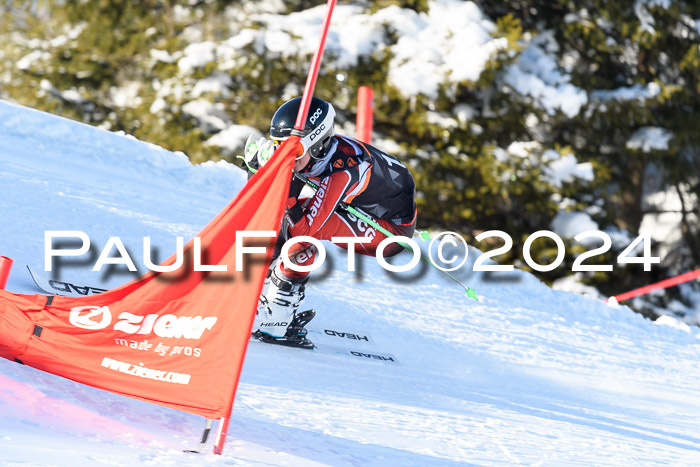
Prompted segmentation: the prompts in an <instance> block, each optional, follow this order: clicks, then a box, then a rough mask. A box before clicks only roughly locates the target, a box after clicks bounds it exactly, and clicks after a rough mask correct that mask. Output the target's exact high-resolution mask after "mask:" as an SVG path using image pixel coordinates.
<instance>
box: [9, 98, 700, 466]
mask: <svg viewBox="0 0 700 467" xmlns="http://www.w3.org/2000/svg"><path fill="white" fill-rule="evenodd" d="M0 140H1V141H2V143H3V144H2V145H1V146H0V178H1V179H2V183H1V184H0V213H1V216H0V219H1V221H0V255H3V256H9V257H11V258H13V259H14V260H15V264H14V267H13V269H12V273H11V275H10V279H9V282H8V284H7V289H8V290H10V291H13V292H18V293H37V292H38V290H37V289H36V288H35V287H34V285H33V283H32V281H31V279H30V277H29V275H28V274H27V272H26V269H25V265H30V266H32V267H33V268H36V269H38V270H42V269H43V262H44V258H43V255H44V231H46V230H82V231H84V232H86V233H87V234H88V235H89V236H90V238H91V239H92V243H93V245H94V247H95V254H97V253H99V251H100V250H101V248H102V247H103V246H104V245H105V244H106V242H107V241H108V239H109V237H110V236H120V237H121V239H122V240H123V241H124V242H125V244H126V245H127V248H128V249H129V251H130V253H131V254H132V257H134V259H135V260H136V262H137V263H141V262H142V260H141V257H142V250H141V248H142V247H141V245H142V238H143V237H145V236H150V237H151V238H152V242H153V245H154V249H156V248H157V249H159V251H160V252H161V254H162V255H163V257H165V256H166V255H168V254H170V253H171V252H172V251H173V250H174V246H175V237H177V236H184V237H187V238H189V237H191V236H193V235H195V234H196V233H197V232H198V231H199V230H200V229H201V228H202V227H204V226H205V225H206V224H207V223H208V222H209V221H210V220H211V219H212V218H213V217H214V216H215V215H216V214H217V212H218V211H219V210H220V209H221V208H223V207H224V206H225V205H226V203H227V202H228V201H229V200H230V199H231V198H232V197H233V196H234V195H235V194H236V192H237V191H238V190H239V189H240V188H241V187H242V186H243V184H244V183H245V176H244V174H243V173H242V171H240V170H239V169H238V168H236V167H234V166H232V165H230V164H226V163H223V162H220V163H216V164H213V163H210V164H203V165H199V166H193V165H191V164H190V163H189V161H188V160H187V158H186V157H185V156H184V155H182V154H173V153H170V152H167V151H165V150H163V149H160V148H157V147H154V146H152V145H149V144H145V143H142V142H139V141H137V140H135V139H133V138H130V137H127V136H124V135H117V134H114V133H109V132H106V131H103V130H99V129H95V128H91V127H88V126H85V125H82V124H77V123H74V122H71V121H68V120H65V119H61V118H58V117H53V116H50V115H47V114H44V113H40V112H37V111H34V110H29V109H26V108H22V107H18V106H15V105H12V104H8V103H6V102H2V101H0ZM423 247H424V248H427V245H423ZM328 252H329V260H328V261H327V263H326V266H324V268H323V269H322V270H321V271H319V272H318V273H317V274H315V279H314V281H313V282H312V283H311V285H310V287H309V290H308V295H307V302H306V304H307V305H308V306H309V307H314V308H316V310H317V311H318V315H317V317H316V319H315V320H314V321H315V322H316V323H317V324H318V325H322V326H329V327H333V328H337V329H339V330H340V329H343V330H345V329H347V330H349V331H351V330H362V331H364V332H368V333H370V334H371V336H372V337H373V339H374V341H375V345H376V347H377V349H380V350H382V351H386V352H390V353H392V354H394V355H395V356H396V357H397V359H398V360H399V361H400V363H401V365H390V364H385V363H382V362H378V361H376V362H373V361H364V360H359V359H358V360H353V359H352V358H351V357H344V356H334V355H326V354H318V353H314V352H310V351H304V350H297V349H287V348H277V347H272V346H266V345H264V344H251V346H250V349H249V351H248V355H247V358H246V362H245V366H244V369H243V374H242V376H241V381H240V385H239V388H238V393H237V397H236V402H235V405H234V413H233V417H232V423H231V428H230V432H229V442H228V444H227V446H226V449H225V451H224V455H223V456H214V455H212V454H210V453H209V452H210V451H211V446H209V447H208V448H207V450H206V453H204V454H198V455H197V454H187V453H184V452H183V449H192V448H195V447H196V446H197V444H198V442H199V438H200V436H201V433H202V429H203V427H204V420H203V419H202V418H201V417H197V416H194V415H189V414H186V413H182V412H177V411H175V410H171V409H166V408H162V407H159V406H156V405H151V404H147V403H145V402H140V401H136V400H131V399H129V398H125V397H122V396H118V395H114V394H112V393H109V392H105V391H101V390H97V389H94V388H91V387H87V386H83V385H80V384H77V383H74V382H72V381H69V380H65V379H63V378H60V377H57V376H53V375H50V374H47V373H42V372H40V371H38V370H35V369H32V368H29V367H26V366H22V365H19V364H17V363H14V362H10V361H8V360H2V361H0V463H2V464H3V465H14V466H17V465H137V464H148V465H173V464H174V465H222V464H226V465H304V466H312V465H362V466H365V465H378V466H380V465H381V466H386V465H401V466H407V465H412V466H428V465H441V466H444V465H520V464H527V465H624V466H628V465H661V464H663V465H675V466H677V465H697V464H698V461H699V460H700V435H699V434H698V429H697V428H698V425H697V423H698V420H699V419H700V367H698V365H697V362H698V356H699V355H698V354H699V351H700V340H699V336H700V333H699V332H698V329H697V328H694V327H688V326H683V325H679V323H678V322H676V321H675V320H673V319H672V318H665V319H664V320H660V321H659V322H657V324H655V323H653V322H651V321H649V320H647V319H644V318H643V317H641V316H640V315H638V314H635V313H633V312H632V311H630V310H629V309H628V308H626V307H621V308H611V307H608V306H607V305H605V304H604V303H602V302H600V301H598V300H596V299H593V298H590V297H584V296H580V295H575V294H572V293H566V292H561V291H555V290H552V289H550V288H549V287H547V286H546V285H544V284H543V283H541V282H539V281H538V280H537V279H535V278H534V277H532V276H531V275H529V274H526V273H523V272H519V271H516V272H513V273H493V274H490V275H489V274H484V273H472V272H470V271H471V267H472V265H473V260H474V259H475V257H476V256H477V255H478V253H477V252H476V250H472V251H471V254H470V256H469V261H468V262H467V264H466V265H464V266H463V267H462V268H460V269H459V270H458V271H457V274H458V276H459V277H460V278H461V279H462V280H464V281H465V282H467V283H468V284H469V285H471V286H472V287H474V288H475V289H476V291H477V293H478V295H479V300H478V301H474V300H470V299H468V298H467V297H466V294H465V293H464V291H463V290H461V289H460V288H459V287H458V286H456V285H455V284H454V283H453V282H451V281H449V280H446V279H445V278H444V277H443V276H441V275H440V274H438V273H436V272H435V271H433V270H425V269H421V268H417V269H416V270H415V271H414V272H413V273H411V274H408V276H409V277H406V275H404V276H403V277H402V278H400V279H397V278H396V277H390V276H389V275H388V273H387V272H385V271H384V270H383V269H381V268H380V267H379V266H378V265H377V264H376V261H375V260H374V258H365V259H364V260H362V261H360V265H361V266H360V267H359V268H358V269H359V272H358V273H351V272H347V270H346V267H345V265H346V257H345V253H344V252H343V251H341V250H339V249H338V248H337V247H334V246H332V245H330V244H328ZM95 259H96V257H93V258H91V259H84V260H83V259H79V260H78V261H77V262H76V261H73V262H69V263H66V264H64V265H63V267H62V268H61V269H60V270H59V272H60V274H61V278H62V279H64V280H69V281H72V282H79V283H84V284H88V285H94V286H100V285H102V286H105V287H111V286H115V285H118V284H120V283H122V282H124V281H126V280H129V279H130V278H131V277H132V276H130V275H129V274H126V273H124V271H123V270H121V269H117V270H116V271H113V273H112V274H106V273H104V272H103V273H96V272H92V271H91V267H92V265H93V264H94V261H95ZM397 259H398V260H399V261H405V262H408V257H407V255H401V256H399V257H398V258H397ZM331 260H332V261H331ZM331 262H332V264H333V267H329V265H330V263H331ZM402 264H405V263H402Z"/></svg>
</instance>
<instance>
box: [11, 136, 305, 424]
mask: <svg viewBox="0 0 700 467" xmlns="http://www.w3.org/2000/svg"><path fill="white" fill-rule="evenodd" d="M298 141H299V138H297V137H292V138H289V139H288V140H287V141H286V142H285V143H284V144H283V145H282V147H281V148H280V149H279V150H278V151H277V153H276V154H275V155H274V156H273V157H272V158H271V159H270V161H269V162H268V164H267V165H265V166H264V167H263V168H262V169H261V170H260V171H259V172H258V173H257V174H256V175H255V176H254V177H253V178H252V179H251V180H250V181H249V183H248V184H246V186H245V187H244V188H243V189H242V190H241V192H240V193H239V194H238V196H236V198H235V199H234V200H233V201H232V202H231V203H229V205H228V206H226V208H224V209H223V211H221V213H219V214H218V215H217V217H216V218H215V219H214V220H212V221H211V222H210V223H209V224H208V225H207V226H206V227H205V228H204V229H203V230H202V232H200V233H199V235H198V236H197V237H199V238H200V240H201V253H202V254H201V257H202V261H201V264H202V265H220V266H224V265H225V266H226V267H227V271H226V272H223V271H217V272H211V271H208V272H194V271H193V270H194V267H193V261H197V259H198V257H197V255H196V254H193V252H194V253H196V252H195V248H194V239H193V240H190V242H189V243H188V244H187V245H186V246H185V261H184V265H183V266H182V267H180V268H179V269H178V270H176V271H174V272H171V273H156V272H149V273H147V274H144V275H143V276H141V277H140V278H138V279H136V280H134V281H131V282H129V283H127V284H125V285H123V286H121V287H118V288H116V289H113V290H110V291H107V292H104V293H101V294H98V295H92V296H88V297H80V298H71V297H57V296H49V297H47V296H45V295H23V294H13V293H10V292H7V291H4V290H0V356H2V357H4V358H7V359H10V360H15V361H19V362H21V363H24V364H26V365H29V366H32V367H34V368H38V369H40V370H43V371H47V372H49V373H54V374H56V375H60V376H64V377H66V378H69V379H72V380H74V381H78V382H80V383H83V384H87V385H89V386H94V387H96V388H100V389H105V390H107V391H112V392H115V393H118V394H122V395H125V396H129V397H133V398H136V399H141V400H145V401H148V402H152V403H155V404H160V405H163V406H166V407H171V408H174V409H178V410H183V411H185V412H190V413H193V414H197V415H202V416H204V417H207V418H220V417H228V416H229V415H230V413H231V408H232V404H233V399H234V396H235V389H236V386H237V384H238V379H239V377H240V371H241V367H242V365H243V358H244V357H245V352H246V348H247V345H248V339H249V337H250V331H251V326H252V322H253V316H254V314H255V307H256V305H257V300H258V295H259V293H260V290H261V288H262V284H263V281H264V277H265V273H266V271H267V267H268V264H269V262H270V258H271V255H272V246H273V243H274V240H275V239H274V236H273V237H265V238H260V239H257V240H256V239H251V238H248V239H246V240H245V242H243V243H242V245H243V247H244V248H237V243H236V237H237V236H238V232H242V231H248V232H249V233H250V232H251V231H274V232H275V233H276V232H277V231H278V230H279V227H280V220H281V218H282V214H283V210H284V205H285V203H286V200H287V195H288V191H289V181H290V178H291V173H292V167H293V165H294V153H295V151H296V147H297V144H298ZM242 237H243V236H241V238H242ZM261 246H264V247H266V248H265V251H264V252H258V253H248V252H246V254H243V255H242V257H243V258H244V259H245V260H246V261H245V262H244V263H243V264H244V267H243V268H242V271H236V259H237V253H242V252H243V250H245V249H250V248H256V247H257V248H258V249H259V248H260V247H261ZM237 250H241V251H238V252H237ZM174 261H175V256H174V255H173V256H172V257H171V258H169V259H168V260H167V261H165V262H164V263H163V264H173V263H174Z"/></svg>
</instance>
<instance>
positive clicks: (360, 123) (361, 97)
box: [355, 86, 374, 144]
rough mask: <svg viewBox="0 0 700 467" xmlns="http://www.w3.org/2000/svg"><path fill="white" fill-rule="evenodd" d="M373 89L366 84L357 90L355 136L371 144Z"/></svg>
mask: <svg viewBox="0 0 700 467" xmlns="http://www.w3.org/2000/svg"><path fill="white" fill-rule="evenodd" d="M373 114H374V91H373V90H372V88H370V87H367V86H360V88H359V89H358V90H357V121H356V130H355V136H356V137H357V139H358V140H360V141H362V142H363V143H367V144H372V126H373V124H374V115H373Z"/></svg>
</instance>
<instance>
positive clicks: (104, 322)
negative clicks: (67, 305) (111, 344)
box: [68, 305, 112, 330]
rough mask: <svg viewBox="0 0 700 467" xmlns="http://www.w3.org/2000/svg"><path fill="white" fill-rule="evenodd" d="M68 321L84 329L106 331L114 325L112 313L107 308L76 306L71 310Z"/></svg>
mask: <svg viewBox="0 0 700 467" xmlns="http://www.w3.org/2000/svg"><path fill="white" fill-rule="evenodd" d="M68 321H69V322H70V324H72V325H73V326H75V327H78V328H82V329H91V330H95V329H104V328H106V327H107V326H109V325H110V324H111V323H112V313H111V312H110V311H109V308H108V307H106V306H95V305H90V306H76V307H74V308H72V309H71V310H70V315H69V317H68Z"/></svg>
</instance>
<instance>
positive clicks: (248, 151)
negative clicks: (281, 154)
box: [243, 135, 278, 173]
mask: <svg viewBox="0 0 700 467" xmlns="http://www.w3.org/2000/svg"><path fill="white" fill-rule="evenodd" d="M253 138H254V136H253V135H250V136H248V139H247V140H246V142H245V151H244V154H245V155H244V156H243V159H244V161H245V165H246V167H247V168H248V171H250V172H252V173H255V172H257V171H258V169H260V168H261V167H262V166H263V165H265V164H266V163H267V161H268V160H270V157H272V154H274V152H275V150H276V149H277V148H278V145H277V144H275V143H274V142H273V141H271V140H269V139H265V138H264V137H260V138H258V140H257V141H253Z"/></svg>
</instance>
